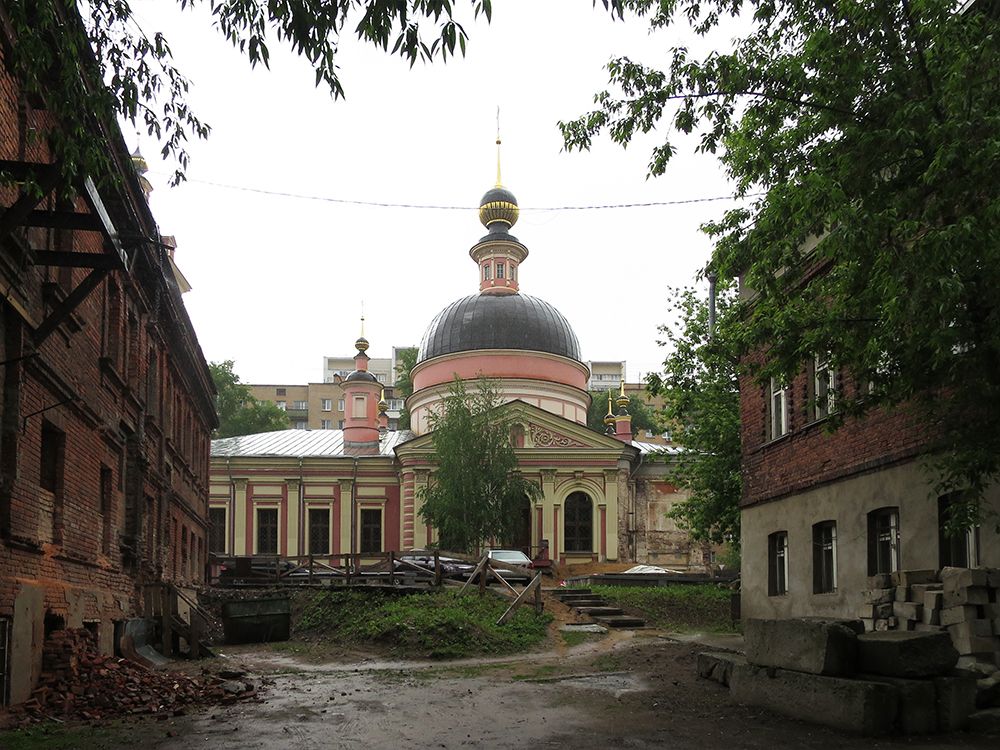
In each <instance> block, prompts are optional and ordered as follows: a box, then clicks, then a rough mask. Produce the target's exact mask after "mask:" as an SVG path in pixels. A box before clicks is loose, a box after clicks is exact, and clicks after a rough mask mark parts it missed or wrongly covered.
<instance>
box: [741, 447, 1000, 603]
mask: <svg viewBox="0 0 1000 750" xmlns="http://www.w3.org/2000/svg"><path fill="white" fill-rule="evenodd" d="M987 505H988V506H989V508H991V509H992V511H993V512H1000V487H994V488H992V489H991V490H990V492H989V493H988V494H987ZM886 506H898V507H899V527H900V565H901V567H902V569H903V570H920V569H930V568H937V567H938V563H939V549H938V506H937V497H936V496H935V495H933V494H932V490H931V485H930V483H929V482H928V479H927V475H926V473H925V472H924V471H923V470H922V469H921V467H920V464H919V463H918V462H915V461H914V462H909V463H906V464H903V465H900V466H896V467H893V468H889V469H883V470H880V471H875V472H871V473H868V474H863V475H859V476H855V477H851V478H848V479H844V480H841V481H837V482H833V483H831V484H827V485H824V486H821V487H815V488H813V489H811V490H807V491H805V492H801V493H799V494H796V495H792V496H788V497H785V498H782V499H780V500H776V501H773V502H768V503H760V504H757V505H752V506H749V507H745V508H744V509H743V512H742V537H743V558H742V574H743V603H742V606H743V616H744V617H768V618H771V617H777V618H781V617H796V616H811V615H830V616H839V617H854V616H856V615H857V611H858V610H859V609H860V607H861V604H862V592H863V591H864V590H865V589H866V588H867V580H868V534H867V514H868V512H869V511H872V510H875V509H877V508H882V507H886ZM820 521H836V522H837V590H836V591H835V592H833V593H829V594H813V593H812V590H813V583H812V572H813V562H812V525H813V524H815V523H818V522H820ZM776 531H787V532H788V593H787V594H784V595H781V596H768V593H767V583H768V581H767V575H768V565H767V555H768V549H767V537H768V535H769V534H771V533H774V532H776ZM980 557H981V563H982V565H985V566H993V567H996V566H1000V536H998V535H997V533H996V531H995V529H994V525H992V524H988V523H987V524H984V525H983V527H982V528H981V530H980Z"/></svg>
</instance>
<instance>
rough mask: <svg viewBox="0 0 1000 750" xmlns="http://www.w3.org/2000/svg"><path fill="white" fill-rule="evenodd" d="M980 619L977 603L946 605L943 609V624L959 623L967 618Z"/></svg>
mask: <svg viewBox="0 0 1000 750" xmlns="http://www.w3.org/2000/svg"><path fill="white" fill-rule="evenodd" d="M977 619H979V608H978V607H976V606H975V605H962V606H958V607H945V608H943V609H942V610H941V624H942V625H957V624H958V623H960V622H965V621H966V620H977Z"/></svg>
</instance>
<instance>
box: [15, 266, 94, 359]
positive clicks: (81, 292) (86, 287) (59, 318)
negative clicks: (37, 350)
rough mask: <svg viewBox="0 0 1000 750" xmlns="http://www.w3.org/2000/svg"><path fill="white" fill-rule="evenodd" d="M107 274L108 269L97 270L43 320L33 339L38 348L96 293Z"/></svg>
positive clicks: (88, 275)
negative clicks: (93, 292) (91, 294)
mask: <svg viewBox="0 0 1000 750" xmlns="http://www.w3.org/2000/svg"><path fill="white" fill-rule="evenodd" d="M107 273H108V271H107V269H106V268H95V269H94V270H93V271H91V272H90V273H89V274H87V278H85V279H84V280H83V281H81V282H80V283H79V285H78V286H77V287H76V289H74V290H73V291H72V292H70V293H69V295H68V296H67V297H66V299H64V300H63V301H62V302H60V303H59V304H58V305H57V306H56V308H55V309H54V310H53V311H52V312H51V313H49V317H47V318H46V319H45V320H43V321H42V322H41V325H39V326H38V328H36V329H35V333H34V336H33V339H34V342H35V346H36V347H38V346H41V345H42V342H43V341H45V339H47V338H48V337H49V335H50V334H51V333H52V332H53V331H54V330H56V328H57V327H58V326H59V324H60V323H62V322H63V321H64V320H65V319H66V318H68V317H69V316H70V313H72V312H73V311H74V310H75V309H76V308H77V306H78V305H79V304H80V303H81V302H83V300H84V298H86V296H87V295H88V294H90V293H91V292H92V291H94V289H95V288H96V287H97V285H98V284H100V283H101V281H102V280H103V279H104V277H105V276H106V275H107Z"/></svg>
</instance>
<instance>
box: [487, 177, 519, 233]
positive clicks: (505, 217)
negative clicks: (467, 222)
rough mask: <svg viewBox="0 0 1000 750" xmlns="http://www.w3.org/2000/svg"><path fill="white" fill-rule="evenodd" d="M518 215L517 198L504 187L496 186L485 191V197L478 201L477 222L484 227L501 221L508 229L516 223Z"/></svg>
mask: <svg viewBox="0 0 1000 750" xmlns="http://www.w3.org/2000/svg"><path fill="white" fill-rule="evenodd" d="M519 213H520V209H519V208H518V207H517V198H515V197H514V194H513V193H512V192H510V191H509V190H508V189H507V188H505V187H500V186H497V187H495V188H492V189H490V190H487V191H486V195H484V196H483V199H482V200H481V201H479V221H481V222H482V223H483V226H485V227H489V225H490V224H492V223H493V222H495V221H502V222H503V223H504V224H506V225H507V226H508V227H512V226H514V225H515V224H516V223H517V217H518V214H519Z"/></svg>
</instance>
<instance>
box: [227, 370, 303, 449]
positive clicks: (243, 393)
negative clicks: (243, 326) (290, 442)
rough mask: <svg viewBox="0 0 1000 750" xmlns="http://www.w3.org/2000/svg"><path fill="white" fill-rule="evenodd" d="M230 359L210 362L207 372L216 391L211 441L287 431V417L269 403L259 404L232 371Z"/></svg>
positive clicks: (262, 402)
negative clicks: (216, 423)
mask: <svg viewBox="0 0 1000 750" xmlns="http://www.w3.org/2000/svg"><path fill="white" fill-rule="evenodd" d="M233 367H234V363H233V360H231V359H227V360H226V361H224V362H210V363H209V364H208V369H209V372H211V374H212V382H214V383H215V390H216V391H217V392H218V394H219V395H218V396H217V399H216V409H217V410H218V412H219V428H218V429H217V430H216V431H215V433H214V434H213V435H212V437H213V438H224V437H234V436H236V435H253V434H256V433H258V432H274V431H275V430H287V429H288V415H287V414H285V412H283V411H282V410H281V409H279V408H278V407H277V406H275V405H274V404H272V403H271V402H270V401H258V400H257V399H255V398H254V397H253V395H252V394H251V393H250V389H249V388H248V387H247V386H246V385H244V384H243V383H241V382H240V376H239V375H237V374H236V373H235V372H234V371H233Z"/></svg>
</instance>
